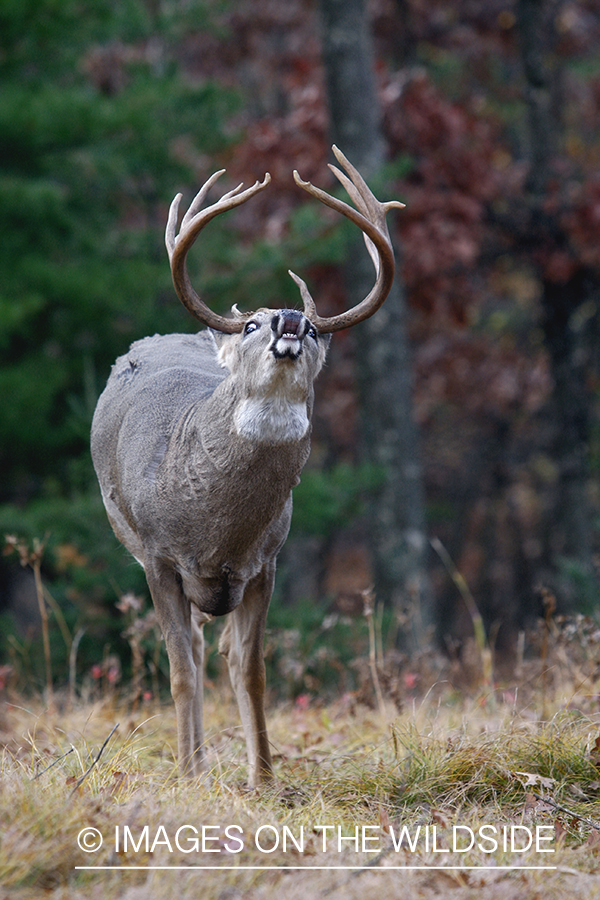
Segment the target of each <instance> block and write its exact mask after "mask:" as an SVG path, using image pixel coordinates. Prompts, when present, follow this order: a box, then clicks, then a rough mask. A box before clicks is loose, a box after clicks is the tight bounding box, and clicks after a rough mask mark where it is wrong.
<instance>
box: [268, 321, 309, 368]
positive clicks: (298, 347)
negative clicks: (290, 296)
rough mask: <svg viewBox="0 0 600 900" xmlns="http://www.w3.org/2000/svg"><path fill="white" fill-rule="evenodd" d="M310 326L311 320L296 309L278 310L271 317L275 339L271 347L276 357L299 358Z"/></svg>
mask: <svg viewBox="0 0 600 900" xmlns="http://www.w3.org/2000/svg"><path fill="white" fill-rule="evenodd" d="M310 327H311V323H310V320H309V319H307V318H306V316H305V315H303V314H302V313H301V312H298V310H296V309H282V310H281V311H280V312H277V313H276V314H275V315H274V316H273V318H272V319H271V331H272V332H273V340H272V341H271V345H270V347H269V349H270V350H271V351H272V353H273V355H274V356H275V357H276V359H283V358H286V357H287V358H289V359H298V357H299V356H300V354H301V353H302V346H303V341H304V338H305V337H306V335H307V333H308V331H309V329H310Z"/></svg>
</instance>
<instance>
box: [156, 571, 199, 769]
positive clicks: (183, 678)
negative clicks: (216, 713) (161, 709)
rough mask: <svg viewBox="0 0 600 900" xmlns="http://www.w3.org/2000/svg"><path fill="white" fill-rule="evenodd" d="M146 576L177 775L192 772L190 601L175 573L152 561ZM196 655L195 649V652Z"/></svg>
mask: <svg viewBox="0 0 600 900" xmlns="http://www.w3.org/2000/svg"><path fill="white" fill-rule="evenodd" d="M146 579H147V581H148V587H149V588H150V593H151V595H152V600H153V603H154V607H155V609H156V614H157V617H158V621H159V624H160V627H161V631H162V633H163V637H164V639H165V644H166V648H167V655H168V657H169V672H170V679H171V695H172V697H173V702H174V704H175V714H176V717H177V756H178V763H179V774H180V775H196V774H198V771H197V769H199V768H200V766H199V765H197V759H196V755H195V751H196V749H197V744H196V738H197V735H195V722H196V719H197V699H196V694H197V689H198V678H199V677H201V675H200V676H198V672H197V665H196V662H195V659H194V656H195V654H194V648H193V640H192V622H191V608H190V603H189V601H188V600H187V598H186V596H185V594H184V593H183V590H182V587H181V583H180V580H179V578H178V577H177V575H176V573H175V572H174V571H173V569H171V568H170V567H169V566H167V565H165V564H162V563H160V562H157V561H155V560H153V561H152V562H151V563H148V562H147V564H146ZM196 655H197V651H196Z"/></svg>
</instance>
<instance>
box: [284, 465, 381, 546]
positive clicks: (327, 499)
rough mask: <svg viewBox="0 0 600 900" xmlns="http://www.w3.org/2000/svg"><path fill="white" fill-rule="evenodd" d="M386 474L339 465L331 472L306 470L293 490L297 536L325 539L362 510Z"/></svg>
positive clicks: (369, 467)
mask: <svg viewBox="0 0 600 900" xmlns="http://www.w3.org/2000/svg"><path fill="white" fill-rule="evenodd" d="M383 478H384V473H383V472H382V471H380V470H379V469H377V468H375V467H373V466H371V465H361V466H350V465H348V464H346V463H340V464H338V465H337V466H334V467H333V468H332V469H307V470H305V472H304V473H303V474H302V480H301V481H300V484H299V485H298V486H297V487H296V488H294V518H293V521H292V529H293V531H294V532H304V533H305V534H314V535H320V536H322V537H325V536H327V535H329V534H331V533H332V531H334V530H335V529H336V528H339V526H340V524H341V523H348V522H349V521H351V520H352V519H353V518H355V517H356V516H357V515H358V514H359V513H360V512H361V510H362V506H363V499H364V496H365V494H366V493H367V492H368V491H372V490H374V489H375V488H376V487H378V486H379V485H380V484H381V482H382V479H383Z"/></svg>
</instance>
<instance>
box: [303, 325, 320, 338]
mask: <svg viewBox="0 0 600 900" xmlns="http://www.w3.org/2000/svg"><path fill="white" fill-rule="evenodd" d="M306 333H307V334H308V335H309V336H310V337H311V338H314V339H315V341H316V339H317V329H316V328H315V326H314V325H311V326H310V328H309V329H308V331H307V332H306Z"/></svg>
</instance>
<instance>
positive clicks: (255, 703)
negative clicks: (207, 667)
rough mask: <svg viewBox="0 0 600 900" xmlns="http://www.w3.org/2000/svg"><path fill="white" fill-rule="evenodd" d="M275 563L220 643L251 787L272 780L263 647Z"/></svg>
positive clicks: (248, 593) (250, 590) (232, 616)
mask: <svg viewBox="0 0 600 900" xmlns="http://www.w3.org/2000/svg"><path fill="white" fill-rule="evenodd" d="M274 579H275V563H274V562H273V563H267V565H266V566H265V567H264V569H263V570H262V572H261V573H260V574H259V575H257V576H256V578H254V579H253V580H252V581H250V582H249V583H248V585H247V587H246V590H245V592H244V599H243V600H242V602H241V603H240V605H239V606H238V607H237V608H236V609H234V610H233V612H231V613H229V616H228V621H227V626H226V628H225V630H224V632H223V634H222V637H221V640H220V642H219V652H220V653H222V654H223V655H224V656H225V657H226V659H227V665H228V668H229V677H230V679H231V684H232V686H233V689H234V692H235V695H236V699H237V703H238V707H239V711H240V718H241V720H242V727H243V729H244V737H245V738H246V747H247V750H248V766H249V776H248V781H249V783H250V787H252V788H255V787H258V786H259V784H262V783H265V782H268V781H270V780H271V779H272V777H273V765H272V762H271V751H270V748H269V738H268V735H267V725H266V719H265V708H264V700H265V685H266V674H265V662H264V657H263V646H264V638H265V623H266V620H267V610H268V608H269V602H270V600H271V594H272V592H273V582H274Z"/></svg>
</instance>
